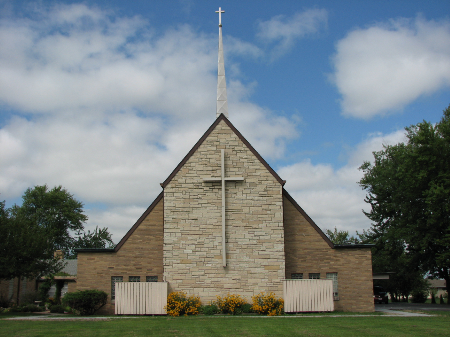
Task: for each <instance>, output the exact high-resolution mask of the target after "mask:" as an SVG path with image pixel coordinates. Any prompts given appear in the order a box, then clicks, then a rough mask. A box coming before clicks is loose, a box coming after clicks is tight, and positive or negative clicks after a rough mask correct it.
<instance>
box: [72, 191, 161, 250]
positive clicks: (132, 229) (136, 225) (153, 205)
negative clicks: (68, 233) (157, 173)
mask: <svg viewBox="0 0 450 337" xmlns="http://www.w3.org/2000/svg"><path fill="white" fill-rule="evenodd" d="M163 197H164V191H162V192H161V193H160V194H159V195H158V196H157V197H156V199H155V200H154V201H153V202H152V204H151V205H150V206H149V207H148V208H147V210H146V211H145V212H144V213H143V214H142V215H141V217H140V218H139V219H138V220H137V221H136V223H135V224H134V225H133V227H131V228H130V230H129V231H128V232H127V234H125V236H124V237H123V238H122V240H120V242H119V243H118V244H117V245H116V247H114V248H77V249H75V251H76V252H77V253H115V252H117V251H118V250H119V249H120V248H121V247H122V246H123V244H124V243H125V242H126V241H127V240H128V238H129V237H130V236H131V234H133V233H134V231H135V230H136V228H138V227H139V225H140V224H141V223H142V221H144V219H145V218H146V217H147V215H148V214H149V213H150V212H151V211H152V210H153V208H155V206H156V205H157V204H158V202H160V201H161V199H162V198H163Z"/></svg>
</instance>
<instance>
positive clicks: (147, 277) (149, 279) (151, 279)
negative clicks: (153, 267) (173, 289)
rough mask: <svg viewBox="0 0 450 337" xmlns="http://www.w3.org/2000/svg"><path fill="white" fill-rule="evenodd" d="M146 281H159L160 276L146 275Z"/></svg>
mask: <svg viewBox="0 0 450 337" xmlns="http://www.w3.org/2000/svg"><path fill="white" fill-rule="evenodd" d="M145 282H158V276H146V277H145Z"/></svg>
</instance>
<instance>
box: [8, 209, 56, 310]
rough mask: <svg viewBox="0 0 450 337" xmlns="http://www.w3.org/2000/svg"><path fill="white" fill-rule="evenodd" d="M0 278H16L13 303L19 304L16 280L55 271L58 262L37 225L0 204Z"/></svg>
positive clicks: (41, 229)
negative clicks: (15, 293)
mask: <svg viewBox="0 0 450 337" xmlns="http://www.w3.org/2000/svg"><path fill="white" fill-rule="evenodd" d="M0 233H1V235H0V279H12V278H15V277H17V278H18V282H19V284H18V287H17V297H16V303H19V289H20V281H21V279H22V278H23V277H27V278H35V277H38V276H40V275H45V274H52V273H55V272H57V271H59V270H60V269H61V268H62V267H63V265H62V262H61V261H59V260H57V259H55V258H54V257H53V250H52V244H51V242H50V241H49V240H48V237H47V235H46V232H45V231H44V230H43V228H42V227H40V226H39V225H38V224H36V223H35V222H33V221H32V220H31V219H29V218H27V217H25V216H24V214H23V213H22V212H21V209H20V208H19V207H17V206H14V207H12V208H11V209H5V202H4V201H3V202H1V203H0Z"/></svg>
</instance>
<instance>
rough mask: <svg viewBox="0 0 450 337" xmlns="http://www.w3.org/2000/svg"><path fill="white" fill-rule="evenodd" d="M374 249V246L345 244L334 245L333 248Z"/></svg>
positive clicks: (369, 244)
mask: <svg viewBox="0 0 450 337" xmlns="http://www.w3.org/2000/svg"><path fill="white" fill-rule="evenodd" d="M372 247H375V245H374V244H371V243H368V244H354V245H353V244H347V245H334V248H340V249H342V248H344V249H345V248H372Z"/></svg>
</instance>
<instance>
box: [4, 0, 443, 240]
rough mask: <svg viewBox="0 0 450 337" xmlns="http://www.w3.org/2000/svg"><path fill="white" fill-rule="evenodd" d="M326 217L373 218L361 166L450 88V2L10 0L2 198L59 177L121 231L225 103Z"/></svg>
mask: <svg viewBox="0 0 450 337" xmlns="http://www.w3.org/2000/svg"><path fill="white" fill-rule="evenodd" d="M219 6H221V7H222V9H224V10H225V14H223V15H222V23H223V36H224V51H225V68H226V76H227V85H228V99H229V101H228V105H229V116H230V121H231V122H232V123H233V124H234V125H235V126H236V127H237V128H238V130H239V131H241V133H242V134H243V135H244V136H245V137H246V138H247V139H248V140H249V141H250V143H251V144H252V145H253V146H254V147H255V148H256V150H257V151H259V153H260V154H261V155H262V156H263V157H264V158H265V159H266V160H267V161H268V162H269V164H270V165H271V166H272V167H273V168H274V169H275V170H276V171H277V172H278V173H279V175H280V176H281V178H282V179H285V180H287V184H286V185H285V187H286V189H287V190H288V191H289V193H290V194H291V195H292V196H293V197H294V198H295V199H296V200H297V202H298V203H299V204H300V205H301V206H302V207H303V209H304V210H305V211H306V212H307V213H308V214H309V215H310V216H311V217H312V218H313V220H314V221H315V222H316V223H317V224H318V225H319V227H321V228H322V229H323V230H326V229H333V228H334V227H337V228H338V229H342V230H348V231H350V232H351V233H352V234H353V233H354V231H356V230H358V231H361V230H363V229H367V228H369V227H370V221H368V219H366V218H365V216H364V215H363V213H362V209H367V207H366V205H365V203H364V196H365V193H364V191H362V190H361V188H360V187H359V186H358V184H357V182H358V181H359V180H360V179H361V172H360V171H359V170H358V167H359V166H360V165H361V164H362V163H363V162H364V161H365V160H371V158H372V151H377V150H380V149H381V148H382V144H383V143H384V144H395V143H398V142H400V141H402V140H403V139H404V133H403V129H404V127H405V126H409V125H411V124H416V123H418V122H421V121H422V120H424V119H425V120H427V121H430V122H437V121H439V120H440V118H441V117H442V110H444V109H445V108H446V107H447V106H448V105H449V104H450V17H449V13H450V2H448V1H447V0H428V1H426V2H425V1H412V0H408V1H402V0H398V1H378V0H377V1H331V0H330V1H320V0H319V1H307V0H305V1H283V0H280V1H257V0H254V1H250V0H249V1H226V0H221V2H215V1H200V0H166V1H144V0H140V1H119V0H108V1H100V0H98V1H85V2H76V1H38V2H29V1H16V0H15V1H12V0H0V172H1V173H0V199H1V200H6V202H7V205H8V206H10V205H12V204H14V203H19V204H20V202H21V196H22V194H23V192H24V191H25V189H26V188H28V187H32V186H35V185H42V184H48V185H49V186H50V187H53V186H56V185H62V186H64V187H65V188H67V189H68V190H69V192H71V193H72V194H74V195H75V197H76V198H77V199H78V200H80V201H82V202H83V203H84V205H85V211H86V213H87V215H88V216H89V220H88V222H87V224H86V228H87V229H93V228H95V226H97V225H98V226H100V227H108V228H109V230H110V232H111V233H113V239H114V241H115V242H118V241H119V240H120V239H121V238H122V236H123V235H124V234H125V233H126V231H127V230H128V229H129V228H130V227H131V226H132V225H133V224H134V222H135V221H136V220H137V219H138V217H139V216H140V215H141V214H142V213H143V211H144V210H145V209H146V208H147V207H148V205H150V204H151V202H152V201H153V200H154V198H155V197H156V196H157V195H158V194H159V193H160V192H161V187H160V185H159V183H161V182H162V181H164V180H165V179H166V178H167V176H168V175H169V174H170V172H171V171H172V170H173V169H174V168H175V167H176V165H177V164H178V163H179V162H180V160H181V159H182V158H183V157H184V156H185V154H186V153H187V152H188V151H189V150H190V148H191V147H192V146H193V145H194V144H195V142H196V141H197V140H198V139H199V138H200V137H201V135H202V134H203V133H204V132H205V131H206V129H207V128H208V127H209V126H210V125H211V124H212V123H213V122H214V119H215V105H216V102H215V99H216V81H217V43H218V15H217V14H216V13H215V11H216V10H218V7H219Z"/></svg>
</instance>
